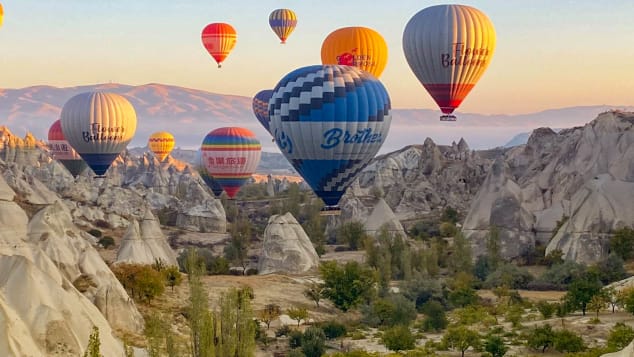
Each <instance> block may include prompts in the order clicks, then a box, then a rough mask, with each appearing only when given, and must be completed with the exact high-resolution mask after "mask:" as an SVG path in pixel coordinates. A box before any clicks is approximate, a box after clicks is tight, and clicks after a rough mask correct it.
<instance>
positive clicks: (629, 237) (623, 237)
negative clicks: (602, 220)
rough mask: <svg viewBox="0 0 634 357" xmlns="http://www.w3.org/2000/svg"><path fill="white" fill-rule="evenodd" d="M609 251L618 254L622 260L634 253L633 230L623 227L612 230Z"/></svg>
mask: <svg viewBox="0 0 634 357" xmlns="http://www.w3.org/2000/svg"><path fill="white" fill-rule="evenodd" d="M610 253H614V254H618V255H619V256H620V257H621V258H622V259H623V260H628V259H630V258H632V256H633V255H634V230H633V229H632V228H629V227H624V228H621V229H618V230H616V231H614V234H613V235H612V238H610Z"/></svg>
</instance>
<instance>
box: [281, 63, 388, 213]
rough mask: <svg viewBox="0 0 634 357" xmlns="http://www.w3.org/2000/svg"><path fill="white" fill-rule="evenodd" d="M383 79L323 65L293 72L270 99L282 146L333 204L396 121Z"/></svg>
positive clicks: (316, 192)
mask: <svg viewBox="0 0 634 357" xmlns="http://www.w3.org/2000/svg"><path fill="white" fill-rule="evenodd" d="M390 110H391V105H390V97H389V95H388V93H387V91H386V89H385V87H384V86H383V84H381V82H380V81H379V80H378V79H376V78H375V77H374V76H373V75H371V74H370V73H368V72H365V71H362V70H360V69H358V68H356V67H351V66H340V65H318V66H308V67H302V68H299V69H296V70H295V71H293V72H291V73H289V74H287V75H286V76H285V77H284V78H282V80H281V81H280V82H279V83H278V84H277V86H276V87H275V89H274V90H273V96H272V97H271V100H270V101H269V117H270V118H271V127H270V128H271V133H272V134H273V136H274V137H275V142H276V143H277V146H278V147H279V148H280V151H281V152H282V153H283V154H284V156H286V158H287V159H288V161H289V162H290V163H291V164H292V165H293V167H295V169H296V170H297V172H299V173H300V175H302V177H303V178H304V179H305V180H306V182H307V183H308V184H309V185H310V187H311V188H312V189H313V191H314V192H315V194H316V195H317V196H319V197H320V198H321V199H322V200H323V201H324V202H325V203H326V205H327V206H330V207H332V208H334V210H337V209H338V207H337V204H338V202H339V199H340V198H341V196H342V195H343V194H344V193H345V191H346V188H347V187H348V186H349V185H350V183H351V182H352V181H354V179H355V177H356V176H357V175H358V174H359V173H360V172H361V170H363V168H365V167H366V165H367V164H368V163H369V162H370V160H372V158H373V157H374V155H376V153H377V152H378V151H379V149H380V148H381V145H382V144H383V142H385V139H386V137H387V133H388V131H389V127H390V123H391V118H392V116H391V111H390Z"/></svg>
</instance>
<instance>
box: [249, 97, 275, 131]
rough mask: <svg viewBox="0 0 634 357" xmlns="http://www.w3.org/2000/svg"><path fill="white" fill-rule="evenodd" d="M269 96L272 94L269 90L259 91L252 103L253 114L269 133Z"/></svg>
mask: <svg viewBox="0 0 634 357" xmlns="http://www.w3.org/2000/svg"><path fill="white" fill-rule="evenodd" d="M271 94H273V90H271V89H265V90H261V91H259V92H258V93H257V94H256V95H255V97H253V103H252V106H253V114H255V117H256V118H257V119H258V121H259V122H260V124H262V126H263V127H264V128H265V129H266V131H268V132H269V133H270V131H269V122H270V120H269V99H271Z"/></svg>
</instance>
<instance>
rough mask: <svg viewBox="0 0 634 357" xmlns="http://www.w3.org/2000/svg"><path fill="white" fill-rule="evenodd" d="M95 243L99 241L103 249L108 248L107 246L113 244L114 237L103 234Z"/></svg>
mask: <svg viewBox="0 0 634 357" xmlns="http://www.w3.org/2000/svg"><path fill="white" fill-rule="evenodd" d="M97 243H99V244H100V245H101V246H102V247H104V248H105V249H108V248H110V247H112V246H114V238H112V237H111V236H105V237H103V238H101V239H99V241H98V242H97Z"/></svg>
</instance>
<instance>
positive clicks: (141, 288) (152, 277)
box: [136, 266, 165, 303]
mask: <svg viewBox="0 0 634 357" xmlns="http://www.w3.org/2000/svg"><path fill="white" fill-rule="evenodd" d="M136 283H137V291H138V293H139V296H141V297H143V298H145V300H146V301H147V302H148V303H151V302H152V299H153V298H155V297H157V296H159V295H161V294H162V293H163V292H164V291H165V280H164V278H163V276H161V273H159V272H158V271H156V270H154V269H152V268H151V267H148V266H146V267H144V268H143V269H142V270H141V271H140V272H139V275H138V277H137V280H136Z"/></svg>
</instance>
